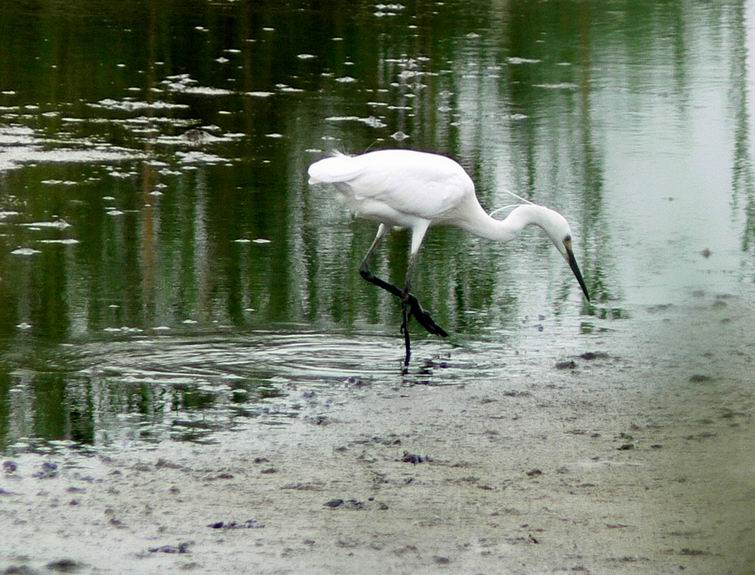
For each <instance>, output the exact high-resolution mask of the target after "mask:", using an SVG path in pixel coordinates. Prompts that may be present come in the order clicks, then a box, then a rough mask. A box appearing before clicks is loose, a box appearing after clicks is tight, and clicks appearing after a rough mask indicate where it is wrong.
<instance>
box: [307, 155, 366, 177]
mask: <svg viewBox="0 0 755 575" xmlns="http://www.w3.org/2000/svg"><path fill="white" fill-rule="evenodd" d="M361 171H362V166H361V165H360V163H359V161H358V160H357V159H356V158H353V157H351V156H346V155H344V154H340V153H338V152H336V154H335V155H334V156H332V157H330V158H325V159H324V160H320V161H319V162H315V163H314V164H312V165H311V166H309V170H307V173H308V174H309V183H310V184H335V183H338V182H347V181H349V180H350V179H352V178H354V177H355V176H356V175H358V174H359V172H361Z"/></svg>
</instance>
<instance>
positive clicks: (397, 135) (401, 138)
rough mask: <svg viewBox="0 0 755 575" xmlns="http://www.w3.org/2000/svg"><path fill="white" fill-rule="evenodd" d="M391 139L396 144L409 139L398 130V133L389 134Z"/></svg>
mask: <svg viewBox="0 0 755 575" xmlns="http://www.w3.org/2000/svg"><path fill="white" fill-rule="evenodd" d="M391 138H393V139H394V140H396V141H397V142H403V141H404V140H406V139H407V138H409V134H405V133H404V132H402V131H401V130H399V131H398V132H394V133H393V134H391Z"/></svg>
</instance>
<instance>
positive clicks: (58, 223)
mask: <svg viewBox="0 0 755 575" xmlns="http://www.w3.org/2000/svg"><path fill="white" fill-rule="evenodd" d="M20 225H22V226H24V227H26V228H36V229H40V228H55V229H58V230H64V229H66V228H70V227H71V224H69V223H68V222H67V221H65V220H55V221H53V222H30V223H25V224H20Z"/></svg>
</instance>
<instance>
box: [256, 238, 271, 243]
mask: <svg viewBox="0 0 755 575" xmlns="http://www.w3.org/2000/svg"><path fill="white" fill-rule="evenodd" d="M252 242H253V243H255V244H269V243H270V240H267V239H265V238H257V239H256V240H252Z"/></svg>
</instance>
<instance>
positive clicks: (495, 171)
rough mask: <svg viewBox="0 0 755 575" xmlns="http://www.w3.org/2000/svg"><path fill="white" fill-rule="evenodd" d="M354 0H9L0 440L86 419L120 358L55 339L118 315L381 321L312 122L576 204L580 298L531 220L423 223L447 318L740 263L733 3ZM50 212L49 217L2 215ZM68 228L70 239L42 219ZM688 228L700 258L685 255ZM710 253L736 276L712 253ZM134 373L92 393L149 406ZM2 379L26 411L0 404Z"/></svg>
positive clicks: (334, 142)
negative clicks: (476, 227)
mask: <svg viewBox="0 0 755 575" xmlns="http://www.w3.org/2000/svg"><path fill="white" fill-rule="evenodd" d="M376 11H377V8H376V7H375V5H373V4H370V3H366V2H363V3H359V4H358V5H357V6H356V7H355V6H354V5H353V4H351V3H349V4H348V9H347V7H346V5H344V4H341V3H331V2H314V1H313V2H302V3H299V4H295V5H286V6H281V5H279V4H278V3H259V2H238V3H236V2H234V3H227V4H223V3H207V2H204V1H194V2H181V3H175V2H168V1H163V2H140V1H127V2H120V3H118V4H117V5H115V4H112V3H110V2H103V1H94V0H91V1H77V2H66V3H62V2H45V3H38V4H29V3H28V2H21V1H15V2H6V3H5V4H4V7H3V18H2V19H1V20H0V92H2V94H0V128H1V129H2V133H0V138H2V139H0V146H2V147H0V212H3V214H4V215H3V217H2V219H0V224H2V225H1V229H0V232H1V234H0V270H1V271H0V302H1V303H2V305H0V336H1V337H2V349H3V354H4V357H3V359H2V369H1V370H0V372H1V373H2V374H3V376H2V377H3V379H2V387H0V448H3V447H6V446H7V443H8V442H12V441H14V440H15V439H17V438H19V437H24V436H40V437H46V438H70V439H74V440H76V441H84V442H94V441H96V435H97V433H98V432H99V431H100V430H102V429H112V428H114V427H118V426H119V425H120V424H119V422H118V421H117V420H115V419H113V418H108V417H102V416H101V415H100V414H99V411H98V409H97V408H96V407H95V406H96V402H95V401H94V400H93V399H92V396H93V395H94V393H95V391H96V392H97V393H104V391H103V390H113V389H116V388H118V387H119V386H120V387H122V386H123V385H124V381H123V378H122V377H114V378H109V379H108V378H105V379H102V378H99V379H96V382H95V383H93V382H92V381H93V380H92V378H86V377H81V376H80V374H78V372H79V371H81V370H86V369H87V368H89V367H91V365H89V363H90V362H89V361H88V360H87V359H86V358H85V359H83V360H82V359H78V358H77V359H71V358H70V357H69V355H67V351H66V350H65V349H63V350H62V351H61V349H58V348H55V347H54V346H55V345H57V344H63V343H70V342H75V343H77V344H80V345H83V346H89V349H97V346H98V345H100V344H101V343H102V342H103V341H104V342H108V341H110V338H111V337H116V335H113V334H117V337H121V336H124V337H129V334H132V335H133V334H134V332H129V331H128V330H125V332H124V330H123V329H122V328H124V327H125V328H128V329H130V330H134V329H139V330H146V332H145V333H146V334H149V335H152V334H154V333H156V332H153V331H152V330H154V329H155V328H162V327H167V328H170V330H171V331H170V332H168V333H180V334H181V335H182V336H183V335H187V334H188V335H191V334H200V333H201V330H207V329H210V330H215V329H221V326H230V328H228V329H230V332H231V333H245V330H260V329H270V328H274V329H291V330H293V331H296V329H298V328H299V327H301V326H302V325H303V326H308V327H313V328H314V329H316V330H320V331H322V332H325V333H328V332H339V333H343V332H346V333H349V332H357V331H359V330H364V329H370V326H373V327H374V326H377V328H378V329H380V330H381V332H386V333H393V332H394V331H395V329H396V323H397V321H396V320H397V310H396V307H395V304H394V302H391V301H390V300H389V298H388V297H387V296H386V295H384V294H381V293H378V292H376V291H375V290H373V289H371V288H370V287H369V286H366V285H365V284H364V282H362V280H361V279H360V278H359V276H358V275H357V273H356V270H357V267H358V264H359V261H360V260H361V258H362V257H363V255H364V253H365V251H366V249H367V247H368V245H369V243H370V241H371V238H372V235H373V234H374V228H373V227H372V226H371V225H364V223H359V222H354V223H351V222H350V220H349V217H348V215H346V214H345V213H344V212H343V210H342V209H341V208H340V207H338V206H337V205H335V204H334V203H333V202H332V201H331V200H332V192H331V191H329V190H325V189H322V190H311V189H309V188H308V186H307V184H306V176H305V172H306V167H307V165H308V164H309V163H310V162H311V161H313V160H314V159H317V158H319V157H321V156H322V154H323V153H326V152H327V151H329V150H330V149H333V148H336V149H342V150H345V151H350V152H357V151H361V150H366V149H368V148H380V147H391V146H404V147H415V148H420V149H430V150H435V151H438V152H442V153H446V154H449V155H452V156H453V157H455V158H457V159H459V161H460V162H461V163H462V164H463V165H464V166H465V168H467V170H468V171H469V172H470V174H472V176H473V178H474V179H475V181H476V182H477V185H478V194H479V196H480V198H481V201H482V202H483V203H484V205H485V206H487V207H489V208H491V209H492V208H493V207H497V206H500V205H505V204H507V203H510V202H511V200H510V198H509V197H508V196H507V195H506V194H505V193H504V192H503V191H502V188H503V187H504V186H505V187H509V188H510V189H512V190H514V191H516V192H517V193H519V194H521V195H524V196H526V197H528V198H531V199H533V200H534V201H537V202H541V203H544V204H548V205H551V206H553V207H556V208H558V209H560V210H561V211H562V212H564V213H565V214H566V215H567V217H568V218H569V220H570V221H571V222H572V227H573V228H575V230H576V239H575V244H576V246H577V254H578V258H579V260H580V264H581V266H582V269H583V272H584V275H585V277H586V278H587V283H588V286H589V288H590V291H591V293H592V294H594V298H595V301H596V302H597V305H596V306H588V305H586V304H585V303H584V302H582V300H581V299H580V297H579V290H578V288H577V286H576V284H575V283H574V281H573V278H572V277H571V276H570V273H569V271H568V269H567V268H566V267H564V266H563V262H561V261H559V259H558V257H557V255H556V254H555V252H554V251H553V250H552V247H551V246H550V245H549V243H548V241H547V240H545V239H543V238H542V237H540V236H539V235H537V234H536V233H535V232H532V233H528V234H526V235H525V237H524V238H523V239H522V240H521V241H519V242H516V243H515V244H512V245H508V246H491V245H489V244H487V243H485V242H482V241H480V240H477V239H475V238H471V237H468V236H465V235H464V234H462V233H461V232H459V231H458V230H440V229H439V230H433V232H432V234H431V236H430V238H429V239H428V241H427V244H426V246H425V248H424V251H423V259H422V262H421V265H420V268H419V270H418V274H417V279H416V281H415V285H416V286H417V289H418V290H420V291H421V295H422V300H423V302H424V303H425V304H426V305H428V306H429V307H430V308H431V309H432V310H433V312H434V315H435V317H436V319H437V320H438V321H439V322H440V323H441V324H442V325H444V326H445V327H447V328H449V329H450V330H452V331H454V332H457V333H461V334H464V335H465V336H466V337H476V336H480V335H481V334H488V333H490V329H491V326H492V329H495V330H499V331H498V332H497V333H499V334H505V337H512V338H514V339H515V338H516V334H517V332H518V330H519V329H520V325H521V318H522V317H527V316H537V315H538V314H540V313H544V314H546V315H552V316H557V317H567V318H568V317H570V316H575V315H583V316H589V320H588V321H586V322H585V323H584V325H588V326H589V329H587V328H584V329H583V331H594V330H595V324H596V323H600V322H610V321H615V320H618V319H622V318H626V317H628V316H631V311H630V310H631V308H632V306H633V305H637V304H639V303H648V302H655V303H658V302H665V301H667V300H669V299H672V300H673V299H674V298H676V297H678V296H679V293H680V292H681V291H682V290H683V289H686V288H688V287H689V286H690V285H695V284H696V282H699V281H703V282H705V281H710V282H713V283H716V282H721V283H726V282H731V281H734V282H735V283H736V282H738V281H745V282H747V281H752V278H753V277H755V273H754V270H753V258H752V255H753V249H754V248H753V241H752V239H753V235H754V234H755V223H754V222H755V218H754V217H753V212H754V211H755V208H754V207H753V206H755V200H754V199H753V198H754V196H755V192H753V188H754V187H753V185H752V182H753V176H752V159H751V151H750V150H751V148H750V144H749V126H750V124H751V120H750V114H749V109H748V102H749V98H750V97H751V95H750V94H749V92H748V88H747V86H748V82H747V74H748V73H749V72H748V68H747V51H746V49H745V47H744V46H745V45H746V41H747V33H748V31H747V29H746V24H745V22H746V18H745V17H744V12H745V4H744V3H742V2H724V3H719V4H716V5H710V6H708V5H705V6H702V5H700V6H689V5H688V4H685V3H682V2H665V3H656V2H646V1H643V2H613V3H591V2H580V3H575V2H566V1H558V2H550V3H547V4H542V3H531V2H513V3H509V4H506V5H505V6H500V5H499V4H498V3H492V2H486V1H474V2H452V1H447V2H445V3H444V4H443V5H442V6H441V5H438V4H437V3H434V2H417V3H414V4H412V5H408V6H406V7H405V8H404V9H402V10H393V11H391V10H388V12H387V13H386V14H384V15H382V16H379V15H376ZM722 62H723V63H724V65H723V66H722V65H721V63H722ZM184 75H188V76H184ZM725 98H728V101H726V103H725V105H722V104H721V103H720V102H721V101H722V99H724V100H725ZM190 130H193V132H192V131H190ZM399 133H404V134H407V135H408V136H409V137H408V139H406V140H400V138H399V139H396V137H393V135H394V134H399ZM713 146H715V148H714V149H711V147H713ZM53 152H54V153H53ZM76 153H79V154H84V156H83V157H81V156H76V155H75V154H76ZM99 153H105V154H107V153H109V154H111V155H110V156H108V157H107V158H106V159H103V157H102V156H101V155H98V154H99ZM86 154H91V156H87V155H86ZM706 162H707V163H710V169H706V168H700V166H705V165H706ZM732 171H733V174H734V177H733V180H732V181H731V182H730V181H729V179H728V176H727V175H726V174H727V173H729V172H732ZM702 179H704V180H705V183H704V185H700V183H699V182H700V181H701V180H702ZM665 198H670V200H668V201H667V200H666V199H665ZM672 200H673V201H672ZM708 203H710V204H711V205H710V206H708V205H707V204H708ZM6 212H17V214H9V213H6ZM61 220H62V221H64V222H66V223H67V224H70V227H64V228H62V229H58V228H47V227H43V228H40V229H33V227H29V226H24V225H22V224H28V223H35V222H48V223H49V222H59V221H61ZM680 222H687V223H685V224H684V225H682V224H681V223H680ZM703 225H704V227H705V231H706V233H699V231H697V230H699V229H701V228H702V227H703ZM65 239H69V240H75V241H76V242H78V243H73V244H56V243H43V242H41V241H40V240H65ZM238 240H241V241H238ZM253 240H269V243H255V242H254V241H253ZM709 247H710V248H711V249H713V250H714V251H715V252H716V253H717V256H718V257H717V258H711V259H710V260H707V259H703V258H700V257H698V256H697V253H698V252H700V251H701V250H702V249H703V248H709ZM18 248H25V249H33V250H38V251H39V253H36V254H33V255H13V254H12V253H11V252H13V251H14V250H16V249H18ZM405 264H406V242H405V237H404V236H403V235H401V234H397V235H396V237H391V238H390V239H389V240H388V241H387V242H386V246H385V247H384V249H383V251H382V252H381V253H380V254H379V255H378V257H377V258H376V268H377V269H378V270H379V271H380V272H381V273H382V274H383V275H385V276H387V277H389V278H391V279H392V280H393V281H399V280H400V278H402V277H403V273H404V272H403V270H404V267H405ZM728 270H737V273H736V274H735V275H736V277H735V278H734V280H731V279H730V278H728V277H727V279H725V280H722V279H721V273H723V272H724V271H728ZM709 272H714V273H713V274H712V275H710V276H708V277H711V278H712V279H708V280H706V279H703V280H701V279H700V274H702V273H709ZM721 289H726V287H725V286H724V287H722V288H721ZM185 322H189V323H185ZM579 323H580V322H579V321H574V322H573V325H574V326H578V325H579ZM578 330H579V328H578V327H574V328H573V331H572V333H576V332H577V331H578ZM161 333H162V332H161ZM494 333H495V332H494ZM133 336H134V337H139V334H136V335H133ZM501 337H503V336H501ZM49 345H52V346H53V351H52V352H48V349H49V348H48V347H47V346H49ZM124 347H128V346H124ZM19 350H25V351H24V352H23V353H22V352H21V351H19ZM28 350H31V351H28ZM34 355H36V356H37V360H36V361H37V362H42V363H44V364H51V365H53V366H55V365H58V364H63V365H64V366H69V364H72V365H70V366H69V367H66V369H68V370H70V371H65V370H64V371H63V372H62V373H59V374H56V375H49V374H46V373H33V374H32V375H30V376H28V377H27V375H23V377H20V376H19V375H18V374H19V373H21V374H28V373H32V372H34V371H35V370H37V369H39V371H42V372H43V371H45V370H44V369H41V368H40V366H39V365H38V364H35V363H34V360H33V359H31V358H32V356H34ZM95 355H96V356H97V357H98V361H99V360H100V359H99V358H100V355H98V354H95ZM134 361H138V360H137V359H134ZM255 370H259V371H255ZM255 370H251V368H250V370H249V371H247V372H245V373H243V374H242V377H245V378H246V379H247V380H248V382H249V385H251V386H254V385H256V383H255V382H257V381H266V380H267V379H268V378H270V377H274V373H273V374H271V373H267V372H265V369H264V367H263V366H259V367H256V368H255ZM71 373H73V374H77V375H76V376H75V377H74V376H72V375H70V374H71ZM170 385H172V384H170ZM77 386H78V387H79V388H80V391H78V392H77V394H73V395H72V394H71V393H70V392H71V391H72V390H74V389H77ZM157 387H158V389H157V390H155V389H152V388H150V387H141V388H139V390H140V391H139V393H137V394H136V395H134V390H130V391H128V392H122V393H125V394H126V396H128V397H129V398H130V399H129V400H128V401H126V403H125V404H120V403H119V404H118V406H117V407H113V406H112V405H113V404H108V403H107V402H106V404H105V405H110V406H111V407H108V408H107V409H109V410H110V412H111V414H112V413H136V414H139V415H140V416H142V417H143V418H144V419H145V420H150V416H149V413H150V412H151V409H152V407H149V406H154V404H155V401H156V400H155V395H154V392H155V391H160V389H159V388H160V386H159V385H158V386H157ZM163 387H166V386H165V385H164V386H163ZM168 387H169V386H168ZM173 387H175V386H173ZM189 387H191V385H189ZM195 387H196V386H195ZM14 389H15V391H14ZM172 391H176V390H175V389H173V390H172ZM179 391H180V390H179ZM14 394H16V395H14ZM139 394H142V396H141V399H140V400H139V401H132V400H133V399H134V398H135V397H136V396H138V395H139ZM144 394H146V395H144ZM14 397H16V399H14ZM18 397H24V398H26V399H27V400H28V401H27V402H26V403H25V405H27V407H28V410H27V412H25V413H29V415H28V417H29V421H30V422H31V424H30V425H29V427H26V426H25V425H26V424H25V423H23V422H22V423H19V421H22V420H23V418H20V419H19V417H17V416H16V415H14V414H15V413H16V410H15V408H14V405H17V400H18ZM195 397H198V396H195ZM119 401H120V400H119ZM124 401H125V400H124ZM14 402H16V403H14ZM22 403H24V402H23V401H22ZM212 403H213V402H212V401H210V400H208V402H204V401H196V402H192V401H188V400H187V401H183V400H182V402H180V406H178V407H177V404H175V403H173V404H169V407H168V408H166V409H167V410H168V412H170V410H171V409H172V410H180V411H182V412H193V411H200V410H203V409H208V408H209V404H212ZM219 403H220V404H222V405H224V406H225V405H227V402H222V401H220V402H219ZM95 412H97V413H96V414H95ZM23 421H26V420H23Z"/></svg>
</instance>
